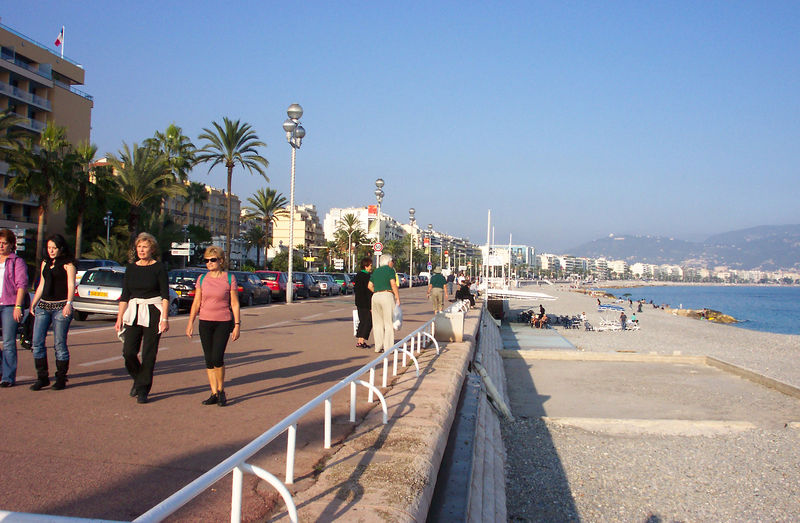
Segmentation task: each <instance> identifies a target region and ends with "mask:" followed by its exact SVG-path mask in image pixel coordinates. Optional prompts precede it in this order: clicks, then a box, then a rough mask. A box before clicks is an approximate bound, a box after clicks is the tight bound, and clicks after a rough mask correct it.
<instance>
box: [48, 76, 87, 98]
mask: <svg viewBox="0 0 800 523" xmlns="http://www.w3.org/2000/svg"><path fill="white" fill-rule="evenodd" d="M53 83H55V84H56V85H57V86H59V87H61V88H62V89H66V90H68V91H70V92H71V93H73V94H77V95H78V96H81V97H83V98H86V99H87V100H89V101H94V97H93V96H92V95H90V94H88V93H84V92H83V91H81V90H80V89H76V88H75V87H73V86H71V85H68V84H65V83H64V82H59V81H58V80H54V81H53Z"/></svg>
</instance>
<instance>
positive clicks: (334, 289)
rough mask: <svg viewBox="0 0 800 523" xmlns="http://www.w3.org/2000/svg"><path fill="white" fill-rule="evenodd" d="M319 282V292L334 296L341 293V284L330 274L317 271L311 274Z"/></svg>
mask: <svg viewBox="0 0 800 523" xmlns="http://www.w3.org/2000/svg"><path fill="white" fill-rule="evenodd" d="M311 276H312V277H313V278H314V279H315V280H316V281H317V283H319V293H320V295H324V296H333V295H334V294H336V295H338V294H340V293H341V290H340V288H339V284H338V283H336V281H335V280H334V279H333V277H332V276H331V275H330V274H323V273H316V274H312V275H311Z"/></svg>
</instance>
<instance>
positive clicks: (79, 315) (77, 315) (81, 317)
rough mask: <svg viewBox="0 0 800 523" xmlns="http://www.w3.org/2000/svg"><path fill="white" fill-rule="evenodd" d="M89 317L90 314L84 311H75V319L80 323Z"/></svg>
mask: <svg viewBox="0 0 800 523" xmlns="http://www.w3.org/2000/svg"><path fill="white" fill-rule="evenodd" d="M87 316H89V313H88V312H84V311H75V314H74V317H75V319H76V320H78V321H84V320H85V319H86V317H87Z"/></svg>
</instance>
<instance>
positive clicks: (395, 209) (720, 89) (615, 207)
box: [0, 0, 800, 252]
mask: <svg viewBox="0 0 800 523" xmlns="http://www.w3.org/2000/svg"><path fill="white" fill-rule="evenodd" d="M0 17H2V20H1V21H2V23H3V24H5V25H7V26H10V27H12V28H14V29H15V30H17V31H19V32H21V33H23V34H25V35H26V36H28V37H30V38H32V39H34V40H37V41H40V42H44V43H46V44H48V45H50V44H51V43H52V42H53V41H54V40H55V37H56V36H57V34H58V32H59V30H60V28H61V26H62V25H64V26H66V42H65V45H66V48H65V49H66V56H67V57H69V58H71V59H73V60H75V61H77V62H79V63H81V64H83V66H84V67H85V69H86V84H85V86H84V87H83V90H85V91H86V92H88V93H90V94H91V95H93V96H94V102H95V105H94V110H93V112H92V141H93V142H95V143H96V144H97V145H98V147H99V149H100V151H101V152H102V153H106V152H116V151H118V150H119V148H120V147H121V145H122V142H123V141H125V142H128V143H132V142H141V141H143V140H144V139H145V138H147V137H150V136H152V135H153V133H154V132H155V131H156V130H163V129H164V128H166V126H167V125H169V124H170V123H172V122H174V123H176V124H177V125H179V126H181V127H182V128H183V129H184V132H185V133H186V134H187V135H188V136H190V137H191V138H192V139H195V140H196V138H197V135H198V134H199V133H200V132H201V131H202V128H203V127H208V126H210V124H211V122H212V121H214V120H221V119H222V117H223V116H228V117H231V118H240V119H242V120H244V121H247V122H249V123H250V124H252V125H253V127H254V128H255V130H256V132H257V133H258V135H259V137H260V138H261V139H262V140H263V141H265V142H266V143H267V144H268V146H267V148H266V149H264V150H263V151H262V153H263V155H264V156H266V157H267V159H268V160H269V161H270V167H269V169H268V176H269V178H270V182H269V186H270V187H274V188H276V189H277V190H278V191H279V192H282V193H283V194H284V195H286V196H287V197H288V193H289V166H290V148H289V146H288V144H287V143H286V139H285V135H284V133H283V131H282V128H281V124H282V123H283V120H284V119H285V118H286V108H287V107H288V105H289V104H291V103H294V102H297V103H300V104H301V105H302V106H303V108H304V110H305V114H304V116H303V119H302V122H303V125H304V127H305V128H306V131H307V136H306V139H305V140H304V142H303V147H302V148H301V149H300V150H299V152H298V156H297V178H296V180H297V188H296V201H297V202H298V203H313V204H315V205H317V209H318V211H319V213H320V218H321V219H322V218H323V217H324V214H325V213H326V212H327V210H328V209H329V208H331V207H344V206H351V205H356V206H360V205H367V204H371V203H374V201H375V197H374V194H373V192H374V189H375V186H374V180H375V179H376V178H378V177H381V178H383V179H384V180H385V181H386V185H385V187H384V191H385V193H386V196H385V199H384V205H383V209H384V211H385V212H387V213H388V214H390V215H392V216H394V217H395V218H397V219H400V220H403V221H405V220H407V217H408V208H409V207H414V208H416V211H417V213H416V215H417V220H418V222H419V223H420V224H423V226H425V225H427V224H428V223H433V225H434V227H435V228H436V229H437V230H441V231H444V232H447V233H450V234H454V235H459V236H466V237H469V238H470V239H471V240H472V241H473V242H476V243H483V242H484V241H485V239H486V221H487V220H486V214H487V210H488V209H491V210H492V218H493V225H494V230H495V238H496V240H497V242H498V243H503V242H507V241H508V237H509V234H513V241H514V243H526V244H529V245H533V246H535V247H536V248H537V250H543V251H550V252H567V251H568V250H569V248H570V247H574V246H576V245H578V244H580V243H583V242H585V241H589V240H593V239H596V238H598V237H601V236H606V235H608V234H609V233H614V234H617V235H624V234H653V235H661V236H672V237H676V238H681V239H688V240H698V239H702V238H704V237H705V236H706V235H709V234H713V233H718V232H724V231H729V230H734V229H741V228H747V227H752V226H756V225H771V224H789V223H800V205H798V195H800V146H798V142H799V140H798V139H799V138H800V3H798V2H778V1H772V2H533V1H530V2H463V1H461V2H429V1H427V2H416V1H409V2H315V1H308V2H211V1H193V2H163V1H162V2H150V1H136V2H98V1H81V2H64V1H63V0H62V1H59V2H52V1H43V0H39V1H37V2H30V1H14V0H7V1H5V2H3V4H2V7H0ZM192 179H193V180H196V181H201V182H205V183H209V184H211V185H214V186H217V187H224V186H225V176H224V173H223V172H222V171H221V170H220V171H214V172H212V173H211V174H207V168H204V167H202V166H200V167H198V168H196V169H195V170H194V172H193V173H192ZM264 185H265V182H264V181H263V178H261V177H259V176H257V175H250V174H248V173H247V172H246V171H241V170H237V171H236V172H235V173H234V182H233V190H234V193H236V194H238V195H239V196H240V197H241V198H242V199H246V198H247V197H248V196H250V195H251V194H252V193H253V192H255V190H256V189H258V188H259V187H262V186H264Z"/></svg>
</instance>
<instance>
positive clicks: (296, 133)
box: [283, 104, 306, 303]
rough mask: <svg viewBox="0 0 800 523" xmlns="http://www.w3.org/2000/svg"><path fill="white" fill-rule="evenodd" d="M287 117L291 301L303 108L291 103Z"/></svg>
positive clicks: (304, 131) (290, 296)
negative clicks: (296, 170)
mask: <svg viewBox="0 0 800 523" xmlns="http://www.w3.org/2000/svg"><path fill="white" fill-rule="evenodd" d="M286 114H287V115H288V116H289V118H287V119H286V121H285V122H283V130H284V131H286V141H287V142H289V145H291V146H292V179H291V183H290V185H289V275H288V276H289V285H291V286H292V288H291V292H287V293H286V303H292V297H293V296H292V295H293V294H294V280H293V279H292V261H293V260H292V256H293V254H294V253H293V252H292V251H293V250H294V163H295V156H296V155H297V149H299V148H300V145H301V144H302V142H303V138H304V137H305V135H306V130H305V129H303V126H302V125H300V117H301V116H303V108H302V107H300V104H292V105H290V106H289V109H287V110H286Z"/></svg>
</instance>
